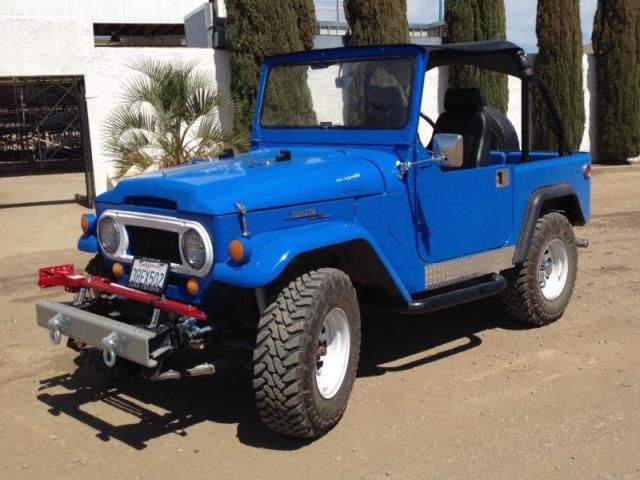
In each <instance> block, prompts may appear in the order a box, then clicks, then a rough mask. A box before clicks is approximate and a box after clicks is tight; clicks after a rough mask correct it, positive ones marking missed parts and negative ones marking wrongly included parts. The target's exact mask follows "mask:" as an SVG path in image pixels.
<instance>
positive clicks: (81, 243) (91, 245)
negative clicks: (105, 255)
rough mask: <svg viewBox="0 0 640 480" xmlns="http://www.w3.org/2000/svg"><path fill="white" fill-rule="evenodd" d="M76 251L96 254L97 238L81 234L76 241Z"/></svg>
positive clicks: (93, 235) (94, 235) (92, 235)
mask: <svg viewBox="0 0 640 480" xmlns="http://www.w3.org/2000/svg"><path fill="white" fill-rule="evenodd" d="M78 250H80V251H81V252H87V253H98V237H97V235H96V234H90V233H83V234H82V236H81V237H80V238H79V239H78Z"/></svg>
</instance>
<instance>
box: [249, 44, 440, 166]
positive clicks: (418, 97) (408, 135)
mask: <svg viewBox="0 0 640 480" xmlns="http://www.w3.org/2000/svg"><path fill="white" fill-rule="evenodd" d="M385 56H395V57H398V56H400V57H404V56H409V57H413V58H414V59H415V66H414V78H413V79H412V80H411V82H412V83H411V90H412V92H413V94H412V95H411V102H410V105H408V109H409V113H408V118H409V121H408V122H407V124H406V125H405V127H404V128H403V129H399V130H373V129H338V128H336V129H323V128H295V129H292V128H262V127H261V125H260V115H259V114H258V112H259V111H260V109H261V108H262V103H263V99H264V93H265V84H266V79H267V75H268V73H269V69H270V68H271V67H272V66H274V65H279V64H295V63H303V64H308V63H311V62H316V61H328V62H335V61H345V60H352V59H353V60H357V59H366V58H371V57H385ZM427 60H428V50H427V49H425V48H424V47H422V46H419V45H410V44H408V45H376V46H361V47H343V48H331V49H324V50H308V51H304V52H295V53H289V54H284V55H277V56H273V57H267V58H265V60H264V62H263V63H262V66H261V69H260V83H259V87H258V96H257V98H256V110H255V111H254V115H253V118H252V124H251V126H252V130H251V149H256V148H260V147H261V146H265V147H268V146H273V145H277V146H287V145H327V146H355V147H357V146H370V147H393V148H395V149H396V150H397V149H398V148H402V149H403V152H404V148H405V147H404V146H406V147H408V146H410V145H413V144H415V142H416V136H417V131H418V117H419V114H420V104H421V101H422V94H423V86H424V79H425V72H426V66H427ZM407 152H408V150H407ZM405 155H408V153H406V154H405V153H402V156H403V157H404V156H405Z"/></svg>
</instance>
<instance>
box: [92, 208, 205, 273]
mask: <svg viewBox="0 0 640 480" xmlns="http://www.w3.org/2000/svg"><path fill="white" fill-rule="evenodd" d="M103 217H109V218H111V219H113V221H115V223H116V225H117V226H118V228H119V229H120V245H119V246H118V249H117V250H116V251H115V252H114V253H109V252H106V251H104V250H103V253H104V255H105V256H106V257H107V258H108V259H110V260H113V261H116V262H123V263H131V262H133V256H132V255H131V253H129V243H130V239H129V233H128V230H127V227H129V226H138V227H148V228H156V229H158V230H166V231H169V232H175V233H177V234H178V235H179V239H178V251H179V253H180V260H181V261H180V262H179V263H173V262H171V271H172V272H174V273H178V274H182V275H191V276H195V277H206V276H207V275H209V274H210V272H211V269H212V267H213V263H214V248H213V239H212V238H211V235H210V234H209V232H208V230H207V229H206V228H205V227H204V225H203V224H202V223H200V222H198V221H195V220H188V219H183V218H177V217H171V216H167V215H158V214H155V213H154V214H152V213H143V212H132V211H124V210H105V211H104V212H102V213H101V215H100V219H102V218H103ZM191 229H193V230H195V231H196V232H198V234H200V236H201V238H202V239H203V241H204V244H205V254H206V255H205V258H206V260H205V264H204V265H203V266H202V268H200V269H195V268H193V267H191V266H190V265H189V264H188V263H187V262H186V259H185V258H184V254H183V251H182V236H183V234H184V233H186V232H187V231H188V230H191Z"/></svg>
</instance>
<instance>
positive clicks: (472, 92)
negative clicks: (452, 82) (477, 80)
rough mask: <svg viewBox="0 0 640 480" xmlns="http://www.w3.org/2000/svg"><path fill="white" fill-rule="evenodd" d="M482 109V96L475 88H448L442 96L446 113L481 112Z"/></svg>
mask: <svg viewBox="0 0 640 480" xmlns="http://www.w3.org/2000/svg"><path fill="white" fill-rule="evenodd" d="M483 108H484V102H483V101H482V95H481V94H480V90H478V89H477V88H450V89H448V90H447V92H446V93H445V94H444V109H445V110H446V111H447V112H481V111H482V109H483Z"/></svg>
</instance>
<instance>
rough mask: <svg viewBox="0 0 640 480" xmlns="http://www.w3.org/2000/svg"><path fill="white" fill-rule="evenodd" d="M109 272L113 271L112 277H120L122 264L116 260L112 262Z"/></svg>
mask: <svg viewBox="0 0 640 480" xmlns="http://www.w3.org/2000/svg"><path fill="white" fill-rule="evenodd" d="M111 273H113V276H114V277H116V278H120V277H121V276H122V275H123V274H124V268H123V267H122V264H120V263H118V262H116V263H114V264H113V266H112V267H111Z"/></svg>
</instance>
